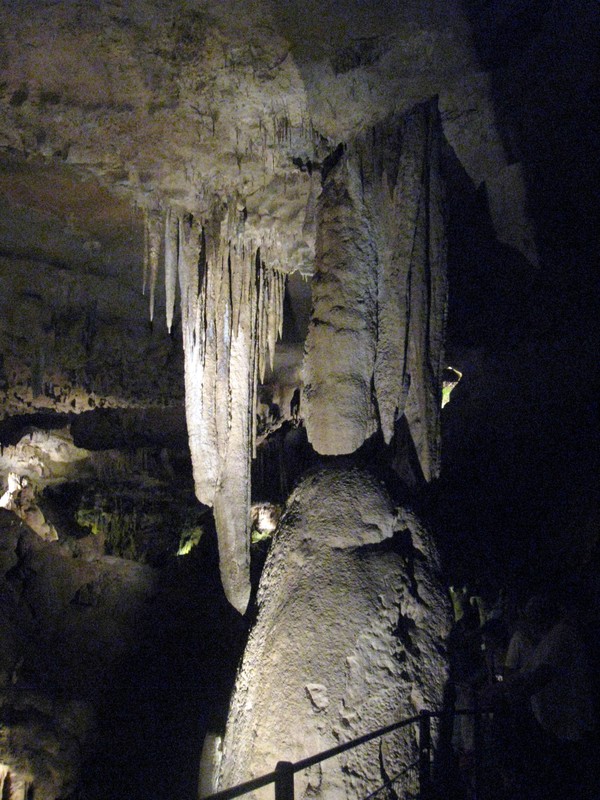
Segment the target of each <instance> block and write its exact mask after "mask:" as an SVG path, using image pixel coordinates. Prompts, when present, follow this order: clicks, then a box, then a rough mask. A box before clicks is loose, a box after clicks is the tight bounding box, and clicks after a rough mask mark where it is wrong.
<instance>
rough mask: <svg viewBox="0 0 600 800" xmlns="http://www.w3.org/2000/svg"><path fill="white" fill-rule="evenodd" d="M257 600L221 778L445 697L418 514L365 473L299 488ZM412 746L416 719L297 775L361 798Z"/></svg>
mask: <svg viewBox="0 0 600 800" xmlns="http://www.w3.org/2000/svg"><path fill="white" fill-rule="evenodd" d="M258 602H259V615H258V620H257V623H256V625H255V627H254V629H253V631H252V634H251V636H250V641H249V643H248V646H247V648H246V651H245V654H244V660H243V663H242V666H241V669H240V673H239V675H238V679H237V683H236V688H235V692H234V695H233V698H232V702H231V707H230V714H229V719H228V724H227V732H226V736H225V740H224V745H223V760H222V774H221V776H220V782H219V784H220V788H226V787H228V786H232V785H235V784H237V783H238V782H242V781H244V780H249V779H251V778H253V777H256V776H258V775H261V774H264V773H266V772H270V771H271V770H272V769H274V767H275V764H276V762H277V761H279V760H289V761H297V760H299V759H301V758H303V757H306V756H309V755H313V754H315V753H317V752H319V751H321V750H325V749H327V748H329V747H333V746H335V745H336V744H338V743H339V742H340V741H348V740H351V739H353V738H355V737H356V736H359V735H360V734H362V733H366V732H369V731H371V730H374V729H375V728H377V727H379V726H383V725H386V724H389V723H390V722H392V721H394V720H397V719H402V718H403V717H406V716H411V715H413V714H414V713H415V711H417V710H420V709H421V708H431V707H434V706H436V705H438V704H439V703H440V701H441V698H442V692H443V686H444V682H445V679H446V668H445V660H444V656H443V647H442V644H441V643H442V641H443V638H444V637H445V635H446V634H447V632H448V627H449V614H448V602H447V598H446V597H445V593H444V591H443V589H442V586H441V581H440V567H439V561H438V557H437V554H436V551H435V548H434V547H433V545H432V543H431V540H430V537H429V535H428V533H427V532H426V531H425V530H424V529H423V527H422V525H421V524H420V523H419V522H418V520H417V519H416V518H415V517H414V516H413V515H411V514H410V513H408V512H406V511H404V510H402V509H401V510H400V511H395V510H394V509H393V508H392V505H391V503H390V500H389V497H388V496H387V494H386V492H385V490H384V489H383V488H382V486H381V485H380V484H379V483H378V482H377V481H376V480H374V479H373V478H372V477H371V476H370V475H368V474H367V473H364V472H361V471H359V470H350V469H339V470H329V471H324V472H320V473H318V474H316V475H313V476H312V477H310V478H307V479H306V480H305V481H304V482H303V483H302V484H301V485H300V486H299V487H298V488H297V489H296V490H295V491H294V493H293V494H292V497H291V498H290V501H289V503H288V507H287V510H286V512H285V515H284V517H283V520H282V523H281V525H280V529H279V531H278V533H277V534H276V537H275V540H274V542H273V545H272V548H271V551H270V553H269V556H268V560H267V564H266V566H265V570H264V573H263V577H262V580H261V586H260V590H259V597H258ZM415 756H416V740H415V731H414V730H413V729H412V728H411V729H410V730H408V731H405V732H404V733H403V734H402V735H397V736H393V737H391V738H387V739H386V740H385V741H384V742H383V743H382V744H381V745H380V743H378V742H375V743H371V744H370V745H369V746H367V747H362V748H360V749H359V750H355V751H351V752H350V753H348V754H347V755H345V756H342V757H339V758H335V759H331V760H328V761H325V762H323V763H322V764H321V765H320V766H318V767H316V768H313V769H311V770H310V771H308V772H307V773H302V774H299V775H297V776H296V796H297V797H312V798H324V799H325V798H326V799H327V800H350V799H351V798H352V800H358V798H363V797H366V796H367V795H368V793H369V792H370V791H373V790H374V789H375V788H377V787H378V786H380V785H381V784H382V783H383V781H384V780H385V776H386V775H388V776H391V775H393V774H396V773H397V772H399V771H400V770H401V769H402V767H403V766H406V765H409V764H411V763H413V762H414V761H415ZM414 778H415V776H414V773H412V774H411V773H410V772H409V774H408V775H407V776H405V778H404V779H403V783H404V785H402V784H397V785H396V786H395V788H396V791H397V792H398V795H400V794H401V792H400V789H401V788H403V789H408V788H410V787H411V785H413V784H412V783H411V782H412V781H414ZM262 791H263V793H262V794H261V793H260V792H257V793H256V796H257V797H258V796H260V797H265V798H268V797H272V796H273V795H272V792H273V789H272V787H267V789H265V790H262ZM402 796H404V795H403V794H402Z"/></svg>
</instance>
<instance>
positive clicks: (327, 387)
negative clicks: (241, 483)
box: [304, 103, 447, 480]
mask: <svg viewBox="0 0 600 800" xmlns="http://www.w3.org/2000/svg"><path fill="white" fill-rule="evenodd" d="M442 136H443V134H442V130H441V125H440V121H439V115H438V111H437V107H436V104H435V103H426V104H423V105H421V106H418V107H416V108H415V109H414V110H413V111H411V112H409V113H408V114H406V115H405V116H404V117H403V118H392V119H390V120H388V121H386V123H384V124H380V125H378V126H376V127H375V128H374V129H373V130H372V131H370V132H369V133H368V134H363V135H362V136H360V137H358V138H357V139H356V140H355V141H354V142H352V143H351V144H350V145H349V146H348V148H347V150H346V151H345V152H344V153H341V154H340V157H339V160H338V162H337V163H336V164H335V166H333V167H332V168H331V170H329V172H328V173H327V174H326V176H325V179H324V186H323V192H322V194H321V197H320V201H319V208H318V230H317V245H316V273H315V276H314V278H313V314H312V320H311V324H310V329H309V333H308V338H307V342H306V360H305V370H304V383H305V391H304V397H305V400H306V404H307V410H306V427H307V431H308V437H309V439H310V441H311V443H312V444H313V446H314V447H315V449H316V450H317V451H318V452H320V453H324V454H328V455H338V454H343V453H352V452H353V451H354V450H356V449H357V448H358V447H360V445H361V444H362V443H363V442H364V440H365V439H366V438H368V436H369V435H370V434H371V433H372V432H373V431H374V430H375V429H376V427H377V424H378V421H379V424H380V425H381V430H382V432H383V436H384V439H385V441H386V443H389V442H390V441H391V439H392V436H393V434H394V425H395V422H396V420H397V419H399V418H400V417H402V416H403V415H405V416H406V419H407V422H408V427H409V430H410V434H411V436H412V440H413V443H414V446H415V449H416V451H417V454H418V457H419V461H420V465H421V469H422V472H423V475H424V477H425V479H426V480H431V479H432V478H434V477H436V475H437V474H438V470H439V447H440V438H439V437H440V405H441V370H442V367H443V363H442V361H443V344H444V331H445V320H446V304H447V280H446V239H445V230H444V214H443V201H444V196H443V186H442V180H441V170H440V145H441V140H442Z"/></svg>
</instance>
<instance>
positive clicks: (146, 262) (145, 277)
mask: <svg viewBox="0 0 600 800" xmlns="http://www.w3.org/2000/svg"><path fill="white" fill-rule="evenodd" d="M143 225H144V254H143V265H144V271H143V277H142V294H144V295H145V294H146V289H147V288H148V273H149V271H150V242H149V235H148V234H149V230H150V223H149V222H148V209H147V208H144V221H143Z"/></svg>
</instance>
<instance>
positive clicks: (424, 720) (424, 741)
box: [419, 712, 431, 800]
mask: <svg viewBox="0 0 600 800" xmlns="http://www.w3.org/2000/svg"><path fill="white" fill-rule="evenodd" d="M419 789H420V797H421V800H429V798H430V797H431V717H430V716H429V714H427V713H424V712H423V713H421V714H420V715H419Z"/></svg>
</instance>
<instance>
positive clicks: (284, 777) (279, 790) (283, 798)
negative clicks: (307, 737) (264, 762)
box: [275, 761, 294, 800]
mask: <svg viewBox="0 0 600 800" xmlns="http://www.w3.org/2000/svg"><path fill="white" fill-rule="evenodd" d="M275 772H276V778H275V800H294V765H293V764H292V762H291V761H278V762H277V766H276V767H275Z"/></svg>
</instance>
